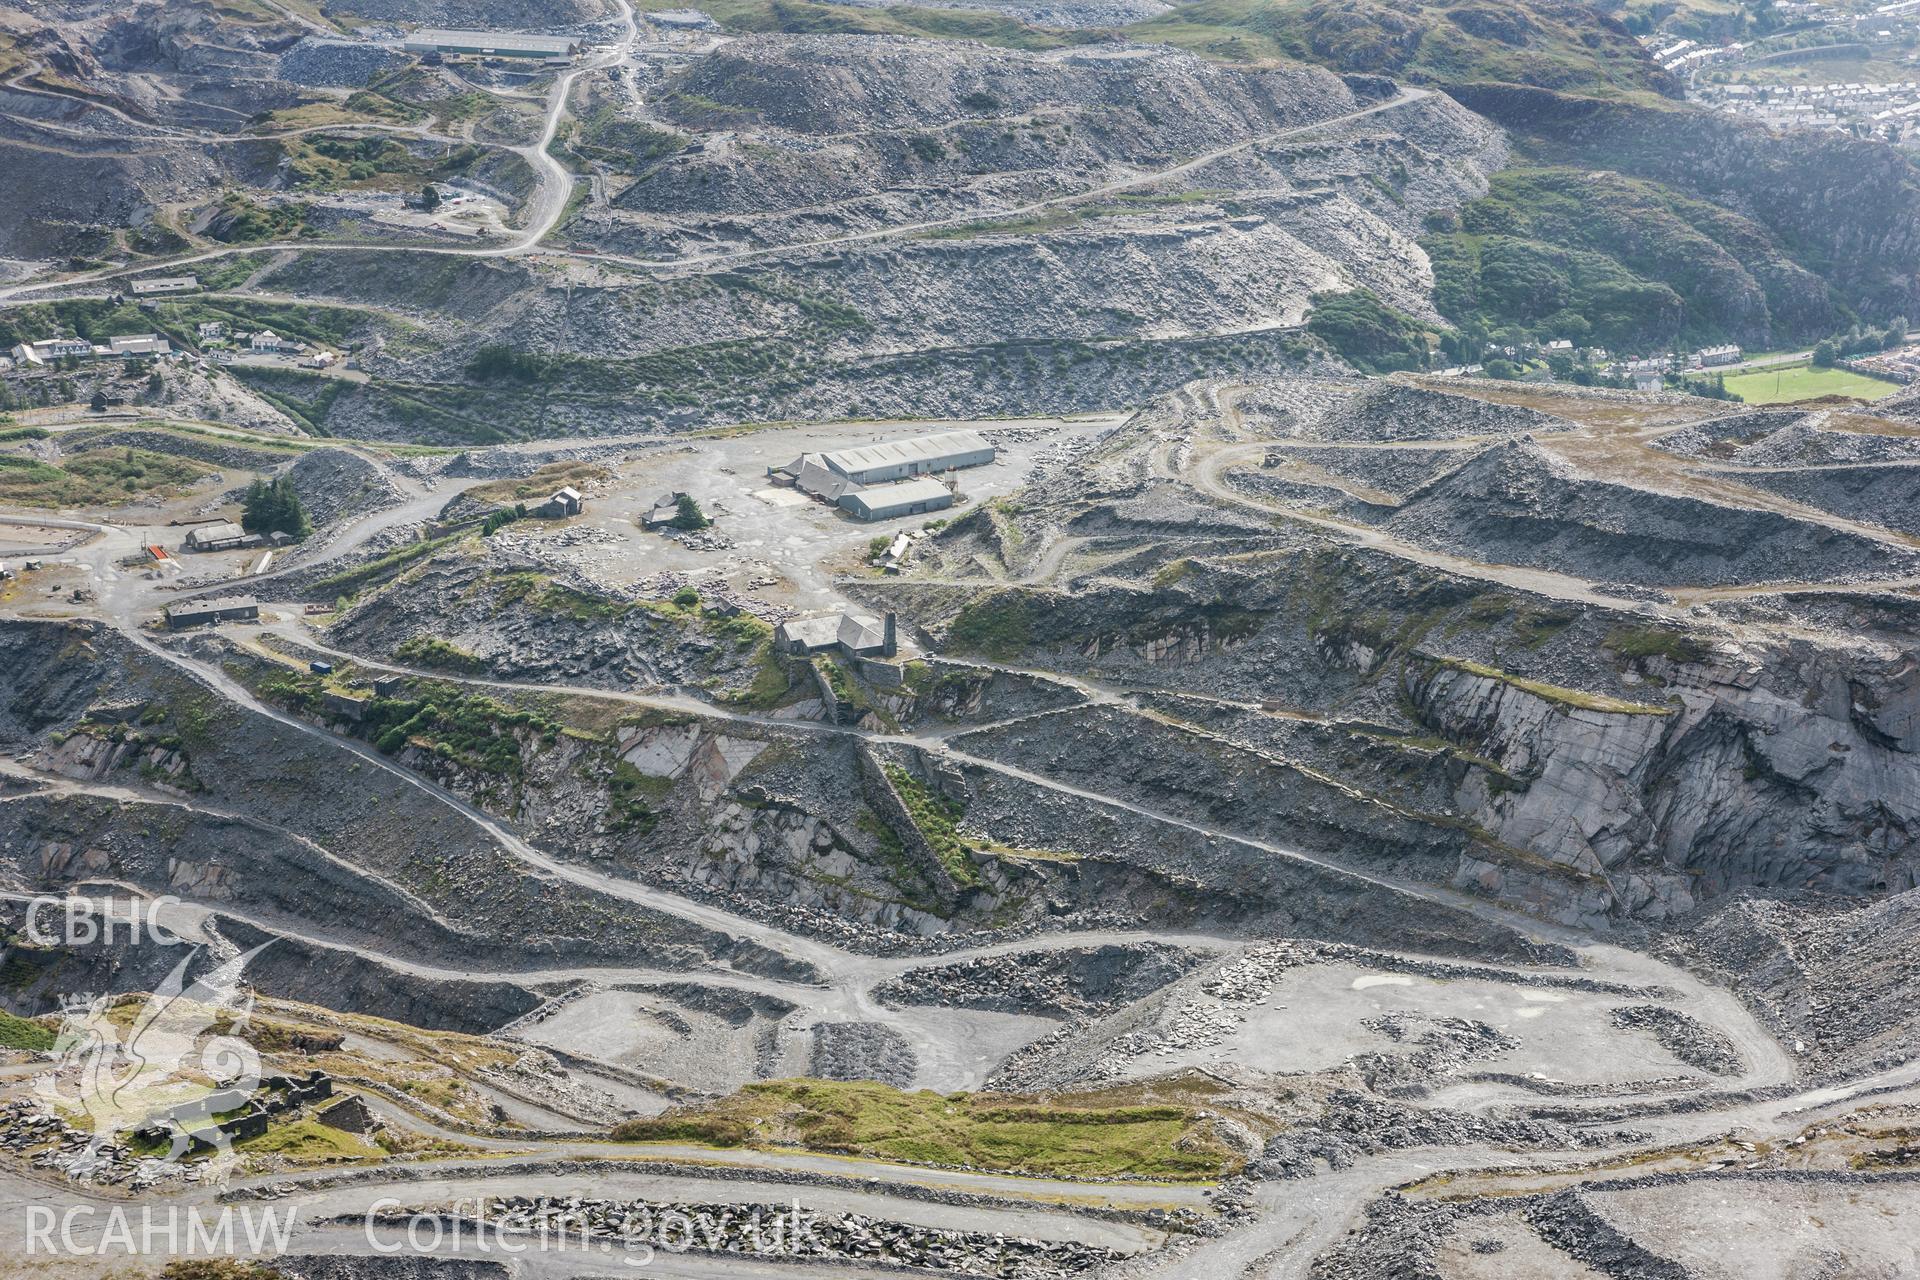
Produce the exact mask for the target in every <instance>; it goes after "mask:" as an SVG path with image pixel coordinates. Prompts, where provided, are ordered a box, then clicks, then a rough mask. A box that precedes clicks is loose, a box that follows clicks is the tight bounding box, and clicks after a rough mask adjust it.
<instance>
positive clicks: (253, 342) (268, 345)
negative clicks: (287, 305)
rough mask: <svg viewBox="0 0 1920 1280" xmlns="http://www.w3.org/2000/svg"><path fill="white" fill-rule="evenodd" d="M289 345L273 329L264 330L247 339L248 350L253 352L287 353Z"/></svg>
mask: <svg viewBox="0 0 1920 1280" xmlns="http://www.w3.org/2000/svg"><path fill="white" fill-rule="evenodd" d="M287 346H288V343H287V342H285V341H284V340H283V339H282V338H281V337H280V335H279V334H277V333H275V332H274V331H273V330H271V329H262V330H260V332H258V333H256V334H254V335H253V336H252V337H251V338H248V339H247V348H248V349H249V350H252V351H266V352H274V351H285V350H286V349H287Z"/></svg>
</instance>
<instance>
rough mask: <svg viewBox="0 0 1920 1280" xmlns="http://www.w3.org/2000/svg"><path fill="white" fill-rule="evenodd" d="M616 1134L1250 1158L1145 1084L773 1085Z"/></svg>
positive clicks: (1174, 1175)
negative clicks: (1022, 1091)
mask: <svg viewBox="0 0 1920 1280" xmlns="http://www.w3.org/2000/svg"><path fill="white" fill-rule="evenodd" d="M1123 1094H1124V1095H1125V1096H1123ZM1134 1095H1138V1096H1134ZM613 1135H614V1137H616V1138H620V1139H623V1140H628V1141H634V1142H701V1143H709V1144H712V1145H716V1146H728V1147H732V1146H799V1147H804V1148H806V1149H808V1150H812V1151H825V1152H832V1153H835V1154H840V1155H860V1156H869V1157H875V1158H879V1159H885V1160H901V1161H906V1162H909V1163H913V1164H936V1165H967V1166H971V1167H973V1168H978V1169H990V1170H995V1171H999V1172H1005V1173H1029V1174H1037V1175H1053V1176H1057V1175H1063V1174H1065V1175H1073V1176H1079V1177H1119V1176H1126V1177H1139V1178H1158V1179H1168V1180H1187V1179H1195V1178H1215V1177H1219V1176H1221V1175H1223V1174H1227V1173H1230V1172H1232V1171H1233V1170H1234V1169H1236V1168H1238V1167H1239V1166H1240V1164H1241V1160H1240V1157H1239V1156H1238V1155H1236V1154H1235V1153H1234V1152H1232V1151H1231V1150H1229V1149H1228V1147H1227V1146H1226V1145H1225V1144H1224V1143H1222V1142H1221V1141H1220V1140H1219V1139H1218V1138H1217V1137H1215V1136H1214V1135H1213V1133H1212V1130H1211V1126H1210V1125H1209V1123H1208V1121H1207V1120H1206V1119H1204V1118H1203V1117H1202V1114H1201V1111H1200V1109H1199V1108H1198V1107H1196V1106H1195V1105H1192V1104H1191V1103H1190V1102H1188V1101H1179V1102H1161V1101H1156V1100H1153V1099H1151V1098H1149V1097H1148V1096H1147V1095H1146V1094H1145V1093H1143V1092H1142V1091H1141V1090H1140V1089H1132V1090H1125V1091H1111V1092H1110V1093H1105V1094H1089V1095H1084V1096H1070V1095H1069V1096H1054V1097H1048V1098H1036V1097H1027V1096H1022V1095H1017V1094H968V1093H956V1094H951V1095H948V1096H945V1097H943V1096H941V1095H940V1094H937V1093H933V1092H931V1091H928V1090H921V1091H919V1092H917V1093H904V1092H902V1091H900V1090H898V1089H894V1088H891V1087H889V1086H887V1085H883V1084H871V1083H866V1082H855V1083H840V1082H836V1081H825V1080H772V1081H766V1082H763V1083H758V1084H750V1085H748V1086H747V1087H746V1088H744V1089H742V1090H740V1091H739V1092H738V1093H735V1094H733V1095H731V1096H729V1097H726V1098H722V1099H720V1100H719V1101H717V1102H712V1103H707V1104H704V1105H702V1106H699V1107H694V1108H690V1109H686V1110H681V1111H675V1112H670V1113H668V1114H667V1115H663V1116H654V1117H649V1118H642V1119H635V1120H629V1121H627V1122H625V1123H624V1124H621V1125H619V1126H618V1127H617V1128H615V1129H614V1131H613Z"/></svg>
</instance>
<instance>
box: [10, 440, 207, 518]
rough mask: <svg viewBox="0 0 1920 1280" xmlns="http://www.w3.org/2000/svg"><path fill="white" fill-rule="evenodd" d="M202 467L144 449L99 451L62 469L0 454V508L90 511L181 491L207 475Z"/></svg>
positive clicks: (202, 464)
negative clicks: (1, 504) (8, 505)
mask: <svg viewBox="0 0 1920 1280" xmlns="http://www.w3.org/2000/svg"><path fill="white" fill-rule="evenodd" d="M209 470H210V468H209V467H208V466H207V465H206V464H205V463H202V462H194V461H193V460H191V459H188V458H176V457H173V456H172V455H170V454H164V453H149V452H148V451H147V450H145V449H101V450H98V451H97V452H94V453H88V454H84V455H82V456H80V457H77V458H71V459H69V460H67V461H66V462H64V463H63V464H62V465H60V466H53V465H52V464H50V463H45V462H41V461H39V460H37V459H34V458H22V457H19V456H16V455H13V454H0V502H11V503H18V504H19V505H21V506H28V507H87V506H106V505H113V504H116V503H120V502H125V501H127V500H129V499H131V498H136V497H139V496H141V495H143V494H150V493H164V492H169V491H172V490H175V489H179V488H182V487H184V486H186V485H189V484H191V483H192V482H193V481H195V480H198V479H200V478H201V477H202V476H205V475H207V474H208V473H209Z"/></svg>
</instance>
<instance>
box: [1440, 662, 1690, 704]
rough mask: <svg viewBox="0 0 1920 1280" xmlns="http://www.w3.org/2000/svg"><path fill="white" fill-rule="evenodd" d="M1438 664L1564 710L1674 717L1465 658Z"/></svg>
mask: <svg viewBox="0 0 1920 1280" xmlns="http://www.w3.org/2000/svg"><path fill="white" fill-rule="evenodd" d="M1438 661H1439V662H1440V664H1441V665H1442V666H1446V667H1451V668H1452V669H1453V670H1455V671H1464V672H1466V673H1467V674H1469V675H1476V676H1484V677H1485V678H1487V679H1489V680H1498V681H1499V682H1500V683H1502V684H1508V685H1512V686H1513V687H1514V688H1516V689H1519V690H1521V691H1523V692H1525V693H1530V694H1532V695H1533V696H1534V697H1536V698H1542V699H1545V700H1546V701H1548V702H1553V703H1557V704H1559V705H1561V706H1564V707H1577V708H1579V709H1580V710H1583V711H1602V712H1606V713H1607V714H1609V715H1617V716H1670V715H1672V714H1673V708H1672V707H1656V706H1653V705H1652V704H1650V703H1645V702H1628V701H1627V700H1626V699H1625V698H1612V697H1608V696H1607V695H1606V694H1604V693H1588V692H1587V691H1586V690H1584V689H1568V688H1566V687H1564V686H1562V685H1557V684H1548V683H1547V682H1546V681H1544V680H1529V679H1527V678H1526V677H1525V676H1517V675H1514V674H1513V673H1512V672H1511V671H1502V670H1500V669H1499V668H1498V667H1489V666H1487V665H1486V664H1485V663H1481V662H1470V661H1468V660H1467V659H1465V658H1441V659H1438Z"/></svg>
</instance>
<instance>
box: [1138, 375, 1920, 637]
mask: <svg viewBox="0 0 1920 1280" xmlns="http://www.w3.org/2000/svg"><path fill="white" fill-rule="evenodd" d="M1203 390H1204V393H1205V400H1204V401H1203V399H1202V396H1201V395H1200V394H1198V393H1196V394H1194V395H1193V396H1191V397H1190V399H1191V400H1192V403H1193V407H1194V409H1195V410H1196V411H1198V412H1202V413H1210V414H1213V415H1217V418H1218V420H1219V421H1221V422H1223V423H1226V424H1228V425H1230V426H1232V427H1233V428H1234V429H1236V430H1239V431H1242V432H1244V427H1243V426H1241V425H1240V417H1239V409H1238V407H1237V405H1236V404H1235V403H1234V402H1235V400H1236V399H1237V395H1238V393H1240V392H1241V391H1243V390H1245V388H1241V387H1237V386H1210V387H1207V388H1204V389H1203ZM1206 402H1211V403H1210V404H1207V403H1206ZM1575 434H1576V433H1573V432H1558V433H1553V434H1549V435H1542V436H1541V437H1540V438H1539V439H1540V442H1541V444H1542V446H1543V447H1552V446H1554V445H1555V444H1558V443H1560V442H1563V441H1564V440H1566V439H1567V438H1568V437H1570V436H1572V435H1575ZM1289 443H1295V444H1296V445H1297V442H1287V441H1269V440H1252V441H1247V442H1243V443H1226V442H1222V441H1217V440H1206V439H1193V440H1182V441H1169V442H1168V449H1167V451H1166V453H1167V454H1168V455H1169V456H1159V454H1160V451H1156V458H1155V467H1156V469H1157V470H1159V471H1160V472H1161V473H1163V474H1164V476H1165V477H1166V478H1168V479H1173V480H1178V481H1180V482H1182V483H1185V484H1187V485H1189V486H1190V487H1192V488H1193V489H1195V490H1197V491H1198V492H1200V493H1202V494H1204V495H1206V496H1207V497H1209V498H1212V499H1214V500H1216V501H1219V502H1224V503H1229V504H1232V505H1234V506H1239V507H1244V508H1248V509H1251V510H1254V511H1259V512H1261V513H1263V514H1265V515H1268V516H1272V517H1275V518H1277V519H1281V520H1287V521H1291V522H1293V523H1295V524H1301V525H1307V526H1310V527H1312V528H1316V529H1320V530H1324V531H1325V532H1327V533H1331V534H1333V535H1335V536H1336V537H1338V538H1340V539H1341V540H1342V541H1344V542H1346V543H1348V544H1349V545H1353V546H1358V547H1365V548H1367V549H1369V550H1373V551H1379V552H1382V553H1384V554H1386V555H1390V556H1393V557H1394V558H1396V559H1400V560H1405V561H1408V562H1410V563H1413V564H1419V565H1424V566H1426V567H1427V568H1430V569H1436V570H1439V571H1440V572H1443V573H1449V574H1454V575H1456V576H1458V577H1462V578H1471V579H1474V580H1477V581H1482V582H1492V583H1497V584H1499V585H1501V586H1505V587H1509V588H1512V589H1513V590H1516V591H1524V592H1527V593H1529V594H1532V595H1538V596H1545V597H1547V598H1550V599H1554V600H1561V601H1565V602H1568V603H1572V604H1583V605H1589V606H1593V607H1595V608H1601V609H1608V610H1619V609H1623V608H1631V609H1635V610H1638V611H1640V612H1645V613H1652V614H1654V615H1657V616H1660V617H1663V618H1668V619H1672V620H1682V619H1684V618H1686V617H1687V616H1688V615H1687V606H1688V605H1690V604H1693V603H1696V602H1699V601H1702V600H1709V599H1711V600H1736V599H1751V598H1758V597H1765V596H1773V595H1783V594H1787V593H1791V592H1796V591H1805V590H1818V589H1822V588H1827V589H1831V588H1832V587H1833V584H1831V583H1817V582H1801V581H1779V582H1761V583H1745V584H1737V585H1731V586H1699V587H1686V586H1678V587H1665V588H1661V590H1662V591H1664V592H1665V593H1666V594H1668V595H1670V596H1671V597H1672V598H1673V600H1674V603H1666V602H1663V601H1652V600H1635V601H1627V600H1623V599H1622V598H1621V597H1620V596H1618V595H1615V594H1610V593H1609V592H1607V591H1604V590H1602V589H1601V586H1600V584H1598V583H1595V582H1593V581H1590V580H1588V579H1585V578H1579V577H1575V576H1573V575H1571V574H1566V573H1559V572H1556V571H1555V570H1552V569H1535V568H1528V567H1526V566H1522V565H1511V564H1499V563H1495V562H1492V561H1485V560H1474V559H1472V558H1470V557H1467V556H1459V555H1454V554H1451V553H1449V552H1446V551H1439V550H1435V549H1433V548H1431V547H1425V546H1421V545H1420V544H1418V543H1414V542H1409V541H1407V540H1406V539H1405V538H1401V537H1398V536H1396V535H1394V534H1392V533H1389V532H1387V531H1386V530H1384V529H1379V528H1375V527H1374V526H1371V525H1366V524H1360V523H1357V522H1355V521H1350V520H1342V519H1339V518H1338V517H1335V516H1330V515H1319V514H1316V513H1314V512H1311V511H1302V510H1298V509H1296V508H1292V507H1284V506H1280V505H1278V504H1276V503H1271V502H1267V501H1265V500H1263V499H1261V498H1257V497H1255V496H1253V495H1252V494H1248V493H1243V492H1241V491H1240V490H1238V489H1236V488H1234V487H1233V486H1232V485H1231V484H1229V483H1228V482H1227V475H1228V474H1229V473H1230V472H1232V471H1235V470H1238V469H1241V468H1245V467H1249V466H1257V465H1258V462H1259V461H1260V460H1263V459H1264V458H1265V456H1266V454H1267V452H1268V451H1269V450H1270V449H1272V448H1275V447H1285V446H1286V445H1288V444H1289ZM1395 443H1396V444H1397V442H1395ZM1480 443H1484V442H1483V441H1481V440H1479V439H1477V438H1472V437H1462V438H1461V439H1459V440H1451V441H1423V442H1419V443H1418V444H1417V445H1416V446H1415V447H1421V448H1426V449H1439V448H1442V447H1446V446H1453V447H1459V446H1462V445H1466V446H1472V445H1475V444H1480ZM1300 447H1303V446H1300ZM1314 447H1321V446H1319V445H1318V444H1317V443H1316V445H1315V446H1314ZM1331 447H1336V448H1337V447H1341V446H1340V445H1339V444H1338V442H1336V443H1335V444H1334V445H1333V446H1331ZM1348 447H1358V446H1348ZM1382 447H1385V446H1382ZM1595 478H1596V479H1600V480H1603V481H1605V480H1607V476H1606V475H1605V474H1603V473H1595ZM1635 483H1640V482H1639V481H1636V482H1635ZM1736 490H1737V491H1738V494H1739V495H1744V494H1745V493H1747V492H1750V490H1749V489H1748V487H1747V486H1739V485H1731V484H1728V485H1718V486H1714V492H1713V494H1712V495H1710V496H1703V495H1702V494H1700V493H1687V492H1685V491H1684V490H1670V492H1672V493H1673V494H1674V496H1679V497H1687V498H1693V499H1696V500H1698V501H1704V502H1715V503H1717V504H1718V505H1723V506H1742V507H1746V508H1748V509H1754V510H1768V511H1774V512H1776V513H1778V514H1781V515H1786V516H1789V517H1791V518H1793V519H1797V520H1802V521H1806V522H1808V523H1816V524H1819V525H1821V526H1822V527H1824V528H1828V529H1832V530H1834V531H1835V532H1839V533H1848V534H1853V535H1856V536H1862V537H1870V538H1872V539H1873V540H1874V541H1876V542H1881V543H1884V544H1887V545H1889V546H1895V547H1900V548H1903V549H1911V548H1913V547H1914V546H1916V545H1920V538H1915V537H1913V536H1911V535H1907V534H1901V533H1896V532H1892V531H1889V530H1886V529H1881V528H1879V527H1877V526H1873V525H1864V524H1860V523H1858V522H1856V521H1850V520H1846V519H1843V518H1841V517H1837V516H1833V515H1831V514H1829V513H1827V512H1823V511H1820V510H1819V509H1817V508H1813V507H1806V506H1803V505H1801V504H1799V503H1794V502H1790V501H1788V500H1786V499H1780V498H1776V497H1773V496H1772V495H1760V494H1758V492H1757V491H1752V492H1755V493H1756V501H1754V502H1752V503H1740V502H1737V501H1735V497H1736V494H1735V493H1734V491H1736ZM1917 585H1920V577H1916V576H1914V575H1902V576H1897V577H1890V578H1876V579H1866V580H1862V581H1859V582H1849V583H1848V584H1846V589H1847V590H1850V591H1872V590H1897V589H1902V588H1909V587H1914V586H1917Z"/></svg>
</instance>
